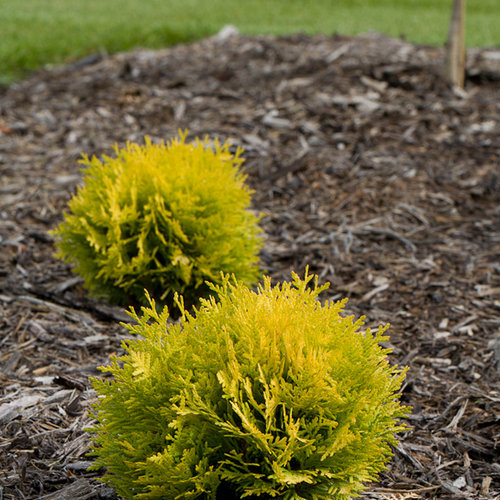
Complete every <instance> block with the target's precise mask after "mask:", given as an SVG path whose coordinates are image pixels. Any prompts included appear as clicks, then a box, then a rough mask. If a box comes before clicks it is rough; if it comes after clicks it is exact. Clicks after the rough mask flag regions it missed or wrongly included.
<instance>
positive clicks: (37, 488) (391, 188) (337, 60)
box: [0, 33, 500, 500]
mask: <svg viewBox="0 0 500 500" xmlns="http://www.w3.org/2000/svg"><path fill="white" fill-rule="evenodd" d="M226 34H227V33H226ZM498 60H499V58H498V51H494V50H492V49H491V50H488V49H471V50H469V51H468V53H467V78H466V85H465V89H464V90H457V89H455V90H454V89H450V88H449V87H448V86H447V84H446V83H445V81H444V78H443V76H442V69H443V65H444V51H443V50H442V49H439V48H435V47H426V46H416V45H412V44H409V43H406V42H404V41H401V40H396V39H392V38H387V37H384V36H381V35H377V34H370V35H364V36H359V37H354V38H350V37H340V36H335V37H326V36H313V37H308V36H302V35H294V36H287V37H270V36H262V37H247V36H240V35H227V36H216V37H212V38H209V39H205V40H202V41H200V42H196V43H194V44H190V45H179V46H176V47H172V48H169V49H164V50H159V51H144V50H138V51H134V52H129V53H122V54H118V55H114V56H103V55H96V56H92V57H90V58H86V59H84V60H81V61H77V62H75V63H73V64H71V65H68V66H65V67H61V68H56V69H53V70H51V71H46V72H45V71H42V72H39V73H36V74H34V75H33V76H31V77H30V78H28V79H26V80H23V81H21V82H19V83H14V84H12V85H11V86H10V87H8V88H3V89H0V498H4V499H40V498H44V499H64V498H72V499H74V500H77V499H93V498H95V499H97V498H108V499H111V498H116V496H115V494H114V491H113V489H112V488H110V487H108V486H106V485H103V484H101V483H100V482H99V481H98V480H97V478H98V477H99V475H100V474H99V473H96V472H87V471H86V469H87V467H88V466H89V465H90V464H91V458H89V457H88V456H87V455H86V454H87V452H88V449H89V436H88V433H86V432H85V428H87V427H89V426H90V425H92V422H93V420H92V418H91V415H90V410H89V405H90V404H91V403H92V402H94V401H95V399H96V396H95V393H94V391H93V390H92V389H91V385H90V383H89V381H88V377H89V376H97V375H98V374H99V372H98V371H97V367H98V366H102V365H104V364H106V363H107V360H108V356H109V355H110V354H112V353H121V352H122V351H121V347H120V342H121V340H122V339H123V336H124V335H125V334H126V333H125V329H124V328H123V327H122V326H121V325H120V321H128V316H127V315H126V314H125V313H124V310H123V309H121V308H119V307H116V306H111V305H108V304H106V303H105V302H103V301H100V300H97V299H94V298H91V297H89V296H88V294H87V293H86V291H85V290H84V288H83V287H82V280H81V279H80V278H79V277H78V276H76V275H74V274H73V273H72V272H71V268H70V266H69V265H67V264H65V263H62V262H61V261H59V260H57V259H56V258H55V257H54V255H53V254H54V240H53V237H52V236H51V235H50V234H49V233H48V232H49V231H50V230H52V229H54V228H55V227H56V226H57V225H58V224H59V223H60V222H61V220H62V217H63V213H64V210H65V209H66V207H67V203H68V201H69V199H70V198H71V196H72V194H73V193H74V192H75V190H76V187H77V186H78V184H79V182H80V180H81V172H80V165H79V164H78V160H79V158H80V155H81V154H82V153H85V154H87V155H89V156H91V155H97V156H101V155H112V154H113V149H112V148H113V146H114V145H115V144H118V146H119V147H122V146H124V145H125V143H126V141H132V142H140V143H142V141H143V139H144V136H145V135H148V136H149V137H150V138H151V140H152V141H160V140H162V139H163V140H167V139H170V138H172V137H173V136H175V135H176V134H177V132H178V130H184V129H189V132H190V135H189V136H188V139H189V138H194V137H195V136H199V137H204V136H205V135H208V137H209V138H212V139H215V138H218V139H219V140H221V141H222V142H224V141H225V140H229V141H230V143H231V145H232V147H234V148H235V150H236V148H237V147H238V146H241V147H243V148H244V153H243V157H244V158H245V163H244V164H243V169H244V171H245V173H246V174H247V175H248V181H247V182H248V183H249V185H250V187H251V188H252V189H253V190H254V194H253V201H252V209H254V210H255V211H257V212H259V213H261V214H262V219H261V222H260V225H261V228H262V231H263V233H264V236H265V243H264V246H263V249H262V251H261V254H260V263H261V266H262V268H263V270H264V272H265V274H268V275H270V276H271V278H272V280H273V282H278V281H283V280H289V279H290V272H291V270H294V271H296V272H297V273H298V274H299V275H301V276H302V275H303V274H304V270H305V267H306V266H307V265H308V266H309V269H310V272H311V273H315V274H317V275H318V276H319V280H320V282H325V281H330V282H331V287H330V289H329V290H328V291H327V292H325V296H324V297H323V298H324V299H335V300H337V299H339V298H341V297H349V299H350V300H349V303H348V306H347V310H348V312H349V313H352V314H354V315H355V316H360V315H366V325H367V326H374V325H375V326H376V325H379V324H385V323H390V324H391V327H390V329H389V330H388V334H389V335H390V342H388V344H387V347H391V348H392V349H393V353H392V354H391V356H390V358H391V361H392V362H394V363H396V364H398V365H400V366H406V365H407V366H409V368H410V370H409V372H408V375H407V378H406V382H405V384H404V387H403V389H402V392H403V394H402V402H403V403H405V404H407V405H410V406H412V407H413V410H412V413H411V415H410V417H409V419H408V423H409V426H410V428H409V430H407V431H406V432H404V433H403V434H402V435H401V436H400V442H399V444H398V446H397V447H395V449H394V458H393V459H392V461H391V463H390V466H389V469H388V470H387V472H385V473H383V474H381V476H380V482H379V483H376V484H373V485H371V486H370V487H369V488H368V489H367V491H366V492H365V493H364V494H363V498H370V499H396V498H398V499H399V498H441V499H456V498H484V499H488V498H495V497H496V495H499V494H500V486H499V484H500V468H499V465H498V451H499V450H498V446H499V444H498V443H499V439H500V421H499V414H500V387H499V384H498V381H499V377H498V375H499V371H498V367H499V365H500V337H499V335H500V333H499V332H500V330H499V328H500V204H499V201H500V168H499V165H500V163H499V160H500V130H499V121H498V117H499V116H500V68H499V67H498ZM2 495H3V497H2Z"/></svg>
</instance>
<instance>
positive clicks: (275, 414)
mask: <svg viewBox="0 0 500 500" xmlns="http://www.w3.org/2000/svg"><path fill="white" fill-rule="evenodd" d="M311 285H312V286H311ZM214 288H215V290H216V292H217V294H218V299H217V300H216V299H215V298H214V297H211V298H210V300H203V301H202V305H201V307H200V308H199V309H198V310H197V311H195V313H194V314H193V315H191V314H189V313H187V312H185V311H184V310H183V307H182V304H180V307H181V310H182V317H181V319H180V321H179V322H177V323H174V324H172V323H170V322H167V320H168V311H167V309H166V308H165V309H164V310H163V312H161V313H159V312H157V309H156V307H155V304H154V301H151V305H150V307H143V308H142V315H141V316H139V315H137V314H136V313H135V312H133V311H132V312H131V315H132V316H133V318H134V320H135V321H136V323H137V324H134V325H128V326H127V328H129V330H130V331H131V332H132V333H133V334H137V337H134V338H133V339H132V340H130V341H127V342H126V343H124V346H125V348H126V351H127V353H126V354H125V355H124V356H122V357H115V358H113V360H112V363H111V364H110V365H109V366H107V367H102V368H101V370H102V371H104V372H110V373H111V374H112V375H113V377H112V378H111V379H95V380H94V381H93V383H94V387H95V389H96V391H97V393H98V395H99V396H100V398H99V402H98V403H97V404H96V406H95V416H96V418H97V420H98V422H97V424H96V425H95V427H94V428H93V429H92V431H93V432H94V435H93V440H94V445H93V453H94V454H96V455H97V459H96V462H95V463H94V465H93V468H94V469H99V468H100V467H102V466H105V467H106V468H107V473H106V475H105V476H104V480H105V481H107V482H109V483H111V484H112V485H114V486H115V487H116V489H117V491H118V493H119V494H120V495H122V496H123V497H125V498H138V499H146V498H158V499H160V498H161V499H188V498H193V499H194V498H199V499H207V500H208V499H216V498H220V499H239V498H245V497H248V498H262V499H268V498H281V499H289V500H291V499H311V500H312V499H316V500H321V499H324V500H327V499H328V500H331V499H332V498H334V499H347V498H348V497H349V496H350V495H356V494H357V493H358V492H360V491H361V490H362V489H363V483H364V482H367V481H370V480H373V479H374V478H376V476H377V474H378V472H379V471H381V470H383V469H384V468H385V464H386V462H387V461H388V460H389V458H390V456H391V451H390V444H391V443H394V441H395V437H394V433H395V432H397V431H399V430H401V429H403V428H404V426H403V425H402V424H401V423H400V418H401V417H403V416H404V414H405V410H406V409H405V408H404V407H402V406H401V405H400V403H399V402H398V395H397V391H398V389H399V388H400V385H401V382H402V380H403V378H404V370H400V369H398V368H396V367H391V366H390V365H389V363H388V360H387V354H388V352H389V350H387V349H383V348H382V347H380V346H379V343H380V342H381V341H384V340H386V339H387V337H385V336H384V335H383V332H384V331H385V329H386V327H379V329H378V331H377V332H375V333H372V332H371V331H370V330H369V329H368V330H367V331H365V332H362V331H360V327H361V325H362V324H363V321H362V320H363V318H360V319H358V320H356V321H355V320H354V318H353V317H351V316H349V317H345V316H344V315H343V314H342V313H343V307H344V305H345V302H346V300H343V301H339V302H335V303H333V302H326V303H325V304H323V305H322V304H321V303H320V302H319V300H317V296H318V294H319V293H320V292H321V291H322V290H323V289H324V288H325V287H318V285H317V278H316V280H315V282H314V283H311V277H308V276H307V274H306V277H305V279H304V280H301V279H300V278H299V277H298V276H297V275H295V274H294V275H293V281H292V282H291V283H286V282H285V283H283V284H282V285H279V284H278V285H277V286H275V287H272V286H271V283H270V279H268V278H265V280H264V284H263V285H261V286H260V287H259V289H258V291H257V292H253V291H250V290H249V289H248V288H247V287H245V286H244V285H242V284H241V283H237V282H236V281H235V280H230V279H228V278H227V277H226V278H225V279H224V280H223V283H222V284H221V285H218V286H216V287H214Z"/></svg>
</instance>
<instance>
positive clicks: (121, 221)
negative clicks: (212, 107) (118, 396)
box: [54, 134, 262, 309]
mask: <svg viewBox="0 0 500 500" xmlns="http://www.w3.org/2000/svg"><path fill="white" fill-rule="evenodd" d="M185 139H186V134H180V136H179V137H177V138H174V139H172V140H171V141H170V142H168V143H163V142H162V143H161V144H153V143H152V142H151V141H150V140H149V139H148V138H147V137H146V139H145V144H144V145H143V146H141V145H138V144H130V143H128V144H127V146H126V147H125V148H123V149H121V150H119V149H118V148H115V153H116V155H115V156H114V157H108V156H104V157H103V159H98V158H96V157H93V158H91V159H89V158H88V157H87V156H83V159H82V160H81V163H82V164H83V165H85V166H86V167H87V168H86V170H85V172H84V178H83V186H82V187H80V188H78V191H77V193H76V194H75V196H74V197H73V198H72V199H71V201H70V203H69V213H67V214H66V215H65V217H64V221H63V222H62V223H61V224H60V226H59V227H58V228H57V229H56V230H55V231H54V234H55V235H56V237H57V241H56V246H57V250H58V251H57V256H59V257H60V258H62V259H64V260H65V261H68V262H70V263H72V264H74V265H75V272H76V273H78V274H80V275H81V276H82V277H83V278H84V285H85V287H86V288H87V289H88V290H89V291H90V292H91V293H93V294H94V295H96V296H99V297H104V298H106V299H108V300H110V301H112V302H116V303H118V304H122V305H129V304H136V303H144V302H143V301H144V297H145V295H144V289H146V290H147V291H148V292H149V293H150V295H151V296H153V297H155V298H156V299H157V300H158V301H159V302H160V303H162V304H166V305H168V306H170V307H171V308H172V309H173V308H174V304H173V297H174V294H175V293H176V292H179V293H181V294H182V295H183V296H184V298H185V300H186V304H188V305H192V304H197V303H198V300H199V298H200V297H206V296H207V295H208V293H209V292H210V289H209V288H208V286H207V283H206V282H207V281H210V282H214V283H219V282H220V280H221V272H223V273H231V274H234V275H235V276H236V277H237V278H238V279H239V280H241V281H243V282H244V283H246V284H247V285H251V284H254V283H256V282H257V281H258V279H259V276H260V270H259V267H258V252H259V250H260V248H261V245H262V239H261V237H260V235H259V227H258V217H257V216H256V215H255V214H254V213H252V211H251V210H250V209H249V206H250V201H251V200H250V196H251V191H250V189H249V188H248V187H247V186H246V184H245V175H244V174H243V173H242V171H241V169H240V166H241V164H242V162H243V160H242V158H241V153H242V151H241V150H240V149H238V151H237V152H236V153H235V154H232V153H231V152H230V151H229V145H228V143H225V144H222V145H221V144H220V143H219V142H218V141H217V140H215V141H214V142H213V143H210V142H209V141H208V139H205V140H199V139H196V140H195V141H194V142H192V143H187V142H186V141H185Z"/></svg>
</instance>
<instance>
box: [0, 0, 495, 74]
mask: <svg viewBox="0 0 500 500" xmlns="http://www.w3.org/2000/svg"><path fill="white" fill-rule="evenodd" d="M497 2H498V0H474V2H469V4H468V9H467V45H468V46H484V45H500V30H499V29H498V26H500V8H499V7H498V3H497ZM451 4H452V0H244V1H243V0H43V1H42V0H1V1H0V82H3V83H6V82H8V81H11V80H12V79H14V78H19V77H20V76H23V75H24V74H26V72H27V71H29V70H32V69H36V68H39V67H41V66H44V65H47V64H59V63H61V62H66V61H69V60H72V59H76V58H79V57H83V56H85V55H88V54H89V53H92V52H97V51H106V52H116V51H121V50H128V49H131V48H133V47H138V46H141V47H153V48H156V47H161V46H165V45H171V44H175V43H179V42H187V41H191V40H194V39H197V38H201V37H204V36H207V35H210V34H213V33H216V32H217V31H218V30H219V29H220V28H221V27H222V26H223V25H225V24H234V25H235V26H236V27H237V28H238V29H239V30H240V31H241V32H242V33H246V34H259V33H274V34H285V33H293V32H305V33H310V34H312V33H325V34H332V33H335V32H338V33H342V34H358V33H363V32H366V31H369V30H376V31H380V32H383V33H387V34H389V35H393V36H401V35H403V36H405V37H406V38H407V39H408V40H410V41H414V42H419V43H428V44H434V45H441V44H443V43H444V40H445V38H446V34H447V30H448V22H449V18H450V12H451Z"/></svg>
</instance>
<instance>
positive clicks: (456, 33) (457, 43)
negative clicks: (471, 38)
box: [446, 0, 465, 89]
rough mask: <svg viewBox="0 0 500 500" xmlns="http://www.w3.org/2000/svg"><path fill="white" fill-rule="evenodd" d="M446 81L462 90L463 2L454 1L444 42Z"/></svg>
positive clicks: (463, 53)
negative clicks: (446, 38)
mask: <svg viewBox="0 0 500 500" xmlns="http://www.w3.org/2000/svg"><path fill="white" fill-rule="evenodd" d="M446 79H447V80H448V82H449V83H450V84H451V85H456V86H457V87H460V88H461V89H463V88H464V82H465V0H454V1H453V10H452V12H451V21H450V29H449V31H448V40H447V41H446Z"/></svg>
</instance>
